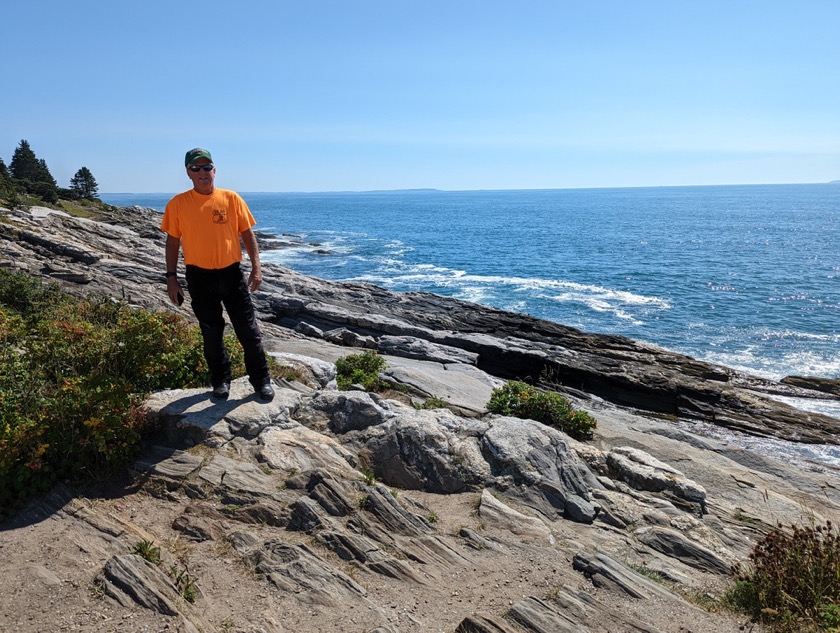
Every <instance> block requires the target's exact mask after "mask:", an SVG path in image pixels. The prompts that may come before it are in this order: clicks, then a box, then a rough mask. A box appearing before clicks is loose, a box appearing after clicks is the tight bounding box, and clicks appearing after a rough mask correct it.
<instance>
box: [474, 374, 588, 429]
mask: <svg viewBox="0 0 840 633" xmlns="http://www.w3.org/2000/svg"><path fill="white" fill-rule="evenodd" d="M487 409H488V410H489V411H491V412H492V413H499V414H501V415H512V416H514V417H517V418H528V419H530V420H536V421H537V422H542V423H543V424H547V425H548V426H551V427H554V428H557V429H559V430H561V431H563V432H564V433H566V434H567V435H570V436H571V437H573V438H575V439H578V440H585V439H590V438H591V437H592V434H593V432H594V430H595V426H596V424H597V423H596V421H595V418H593V417H592V416H590V415H589V414H588V413H586V412H585V411H580V410H577V409H574V408H573V407H572V405H571V404H570V403H569V401H568V400H567V399H566V398H564V397H563V396H561V395H560V394H559V393H556V392H554V391H542V390H540V389H537V388H536V387H534V386H532V385H529V384H527V383H524V382H521V381H518V380H511V381H510V382H508V383H507V384H505V385H504V386H503V387H499V388H498V389H494V390H493V392H492V393H491V395H490V402H488V403H487Z"/></svg>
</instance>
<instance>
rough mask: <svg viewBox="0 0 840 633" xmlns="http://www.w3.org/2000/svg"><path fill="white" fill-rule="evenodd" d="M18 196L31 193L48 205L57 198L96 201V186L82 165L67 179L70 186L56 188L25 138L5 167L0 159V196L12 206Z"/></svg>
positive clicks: (97, 189) (50, 175)
mask: <svg viewBox="0 0 840 633" xmlns="http://www.w3.org/2000/svg"><path fill="white" fill-rule="evenodd" d="M21 196H34V197H37V198H40V199H41V200H43V201H44V202H47V203H50V204H56V203H58V201H59V200H83V199H84V200H98V199H99V185H98V184H97V182H96V179H95V178H94V177H93V174H92V173H91V171H90V169H88V168H87V167H82V168H80V169H79V170H78V171H77V172H76V174H75V175H74V176H73V178H71V179H70V187H68V188H64V187H59V186H58V183H57V182H56V180H55V178H53V176H52V174H51V173H50V170H49V169H48V168H47V163H46V161H45V160H44V159H43V158H38V157H37V156H36V155H35V152H34V151H33V150H32V148H31V147H30V146H29V142H28V141H26V140H21V142H20V143H19V144H18V146H17V149H15V153H14V154H13V155H12V161H11V163H9V165H8V166H6V163H5V162H3V159H2V158H0V198H5V199H6V200H8V201H9V202H10V203H11V204H12V206H14V205H15V204H17V203H18V202H19V200H20V198H21Z"/></svg>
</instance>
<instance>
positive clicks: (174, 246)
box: [166, 233, 184, 305]
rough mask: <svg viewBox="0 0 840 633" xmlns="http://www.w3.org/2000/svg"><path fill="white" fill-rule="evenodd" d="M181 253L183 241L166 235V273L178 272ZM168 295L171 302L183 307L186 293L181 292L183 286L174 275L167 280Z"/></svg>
mask: <svg viewBox="0 0 840 633" xmlns="http://www.w3.org/2000/svg"><path fill="white" fill-rule="evenodd" d="M180 252H181V240H180V239H179V238H177V237H173V236H171V235H169V233H167V234H166V271H167V272H170V271H177V270H178V255H179V254H180ZM166 294H168V295H169V300H170V301H172V303H174V304H176V305H181V304H182V303H183V302H184V298H183V297H184V291H183V290H181V284H179V283H178V278H177V277H175V276H174V275H173V276H171V277H169V276H168V277H167V278H166Z"/></svg>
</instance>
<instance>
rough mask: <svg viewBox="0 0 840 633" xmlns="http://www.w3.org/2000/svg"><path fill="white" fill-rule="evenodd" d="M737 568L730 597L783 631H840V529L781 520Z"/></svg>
mask: <svg viewBox="0 0 840 633" xmlns="http://www.w3.org/2000/svg"><path fill="white" fill-rule="evenodd" d="M749 559H750V563H749V564H748V565H745V566H744V567H738V568H736V570H735V571H736V575H737V580H736V583H735V585H734V587H733V588H732V589H731V590H730V592H729V594H728V596H727V598H728V601H729V602H730V603H731V604H732V605H733V606H735V607H736V608H738V609H740V610H742V611H744V612H746V613H749V614H750V615H751V616H752V617H753V618H754V619H755V620H756V621H759V622H762V623H764V624H768V625H770V626H772V630H773V631H776V632H778V633H793V632H794V631H796V632H804V631H826V632H832V633H834V632H837V631H840V533H838V531H837V530H836V529H835V528H834V526H832V524H831V521H827V522H826V524H825V525H817V526H815V527H812V526H806V527H799V526H795V525H794V526H791V527H790V528H789V529H784V528H783V526H782V525H781V524H779V525H778V526H776V527H775V528H773V530H771V531H770V533H769V534H767V536H765V537H764V538H763V539H762V540H761V541H759V542H758V543H757V544H756V546H755V548H754V549H753V551H752V553H751V554H750V556H749Z"/></svg>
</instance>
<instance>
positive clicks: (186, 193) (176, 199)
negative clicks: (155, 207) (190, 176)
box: [166, 189, 192, 206]
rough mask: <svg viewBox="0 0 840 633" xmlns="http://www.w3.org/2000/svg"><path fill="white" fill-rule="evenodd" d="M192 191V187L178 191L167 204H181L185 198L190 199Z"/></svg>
mask: <svg viewBox="0 0 840 633" xmlns="http://www.w3.org/2000/svg"><path fill="white" fill-rule="evenodd" d="M191 191H192V190H191V189H187V190H186V191H182V192H181V193H176V194H175V195H174V196H172V197H171V198H170V199H169V202H167V203H166V206H169V205H173V204H179V203H181V202H184V201H185V200H188V199H189V197H190V193H191Z"/></svg>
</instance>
